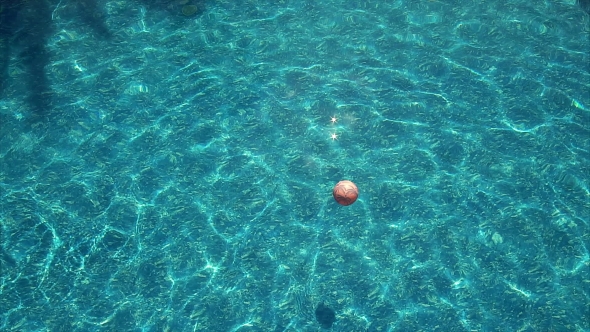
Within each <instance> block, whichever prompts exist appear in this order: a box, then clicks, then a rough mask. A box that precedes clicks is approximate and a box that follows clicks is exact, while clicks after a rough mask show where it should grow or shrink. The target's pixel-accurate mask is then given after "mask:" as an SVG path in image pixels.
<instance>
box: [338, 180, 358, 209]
mask: <svg viewBox="0 0 590 332" xmlns="http://www.w3.org/2000/svg"><path fill="white" fill-rule="evenodd" d="M332 195H334V199H335V200H336V202H338V203H339V204H342V205H350V204H352V203H354V202H355V201H356V199H357V198H358V197H359V189H358V188H357V187H356V184H354V183H352V182H351V181H348V180H342V181H340V182H338V183H336V185H335V186H334V190H332Z"/></svg>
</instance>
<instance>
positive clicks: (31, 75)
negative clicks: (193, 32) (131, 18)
mask: <svg viewBox="0 0 590 332" xmlns="http://www.w3.org/2000/svg"><path fill="white" fill-rule="evenodd" d="M58 3H59V8H60V13H61V14H62V16H63V17H62V18H66V19H68V20H72V21H74V22H77V23H79V24H80V25H83V26H87V27H89V28H90V30H91V31H92V32H93V34H94V36H95V38H96V39H97V40H104V41H107V42H114V38H113V34H112V31H111V30H110V29H109V27H108V25H107V23H106V9H105V7H104V2H103V1H99V0H61V1H57V0H55V1H54V0H35V1H31V0H0V99H1V98H5V97H7V95H6V94H7V90H8V87H9V86H10V85H11V84H13V83H15V82H12V81H11V77H10V73H9V70H10V66H11V61H15V62H16V63H17V66H18V67H19V69H22V70H23V71H24V74H23V78H24V81H23V87H24V88H25V89H26V90H27V93H26V94H25V95H24V96H23V98H24V99H25V100H26V101H27V104H28V106H29V107H30V109H31V114H29V115H28V122H30V124H31V125H34V126H38V125H39V124H42V123H43V122H45V121H48V120H51V119H52V118H53V117H54V115H55V114H52V113H53V112H52V111H53V108H54V107H53V99H54V98H53V96H55V92H54V91H53V90H52V88H51V86H50V84H49V79H48V76H47V70H48V65H49V64H50V59H51V54H50V51H49V50H48V48H47V41H48V39H49V38H50V37H51V36H52V35H53V33H54V30H55V26H54V22H53V20H52V14H53V11H54V10H55V8H56V6H57V4H58ZM136 3H137V6H144V7H146V8H147V9H148V10H158V11H163V12H167V13H169V14H170V15H176V16H178V17H186V18H194V17H195V16H198V15H201V14H202V12H203V11H204V10H205V1H204V0H189V1H188V2H187V3H185V4H183V5H180V3H181V2H179V1H171V0H136ZM18 83H20V82H18ZM53 120H55V119H53Z"/></svg>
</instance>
